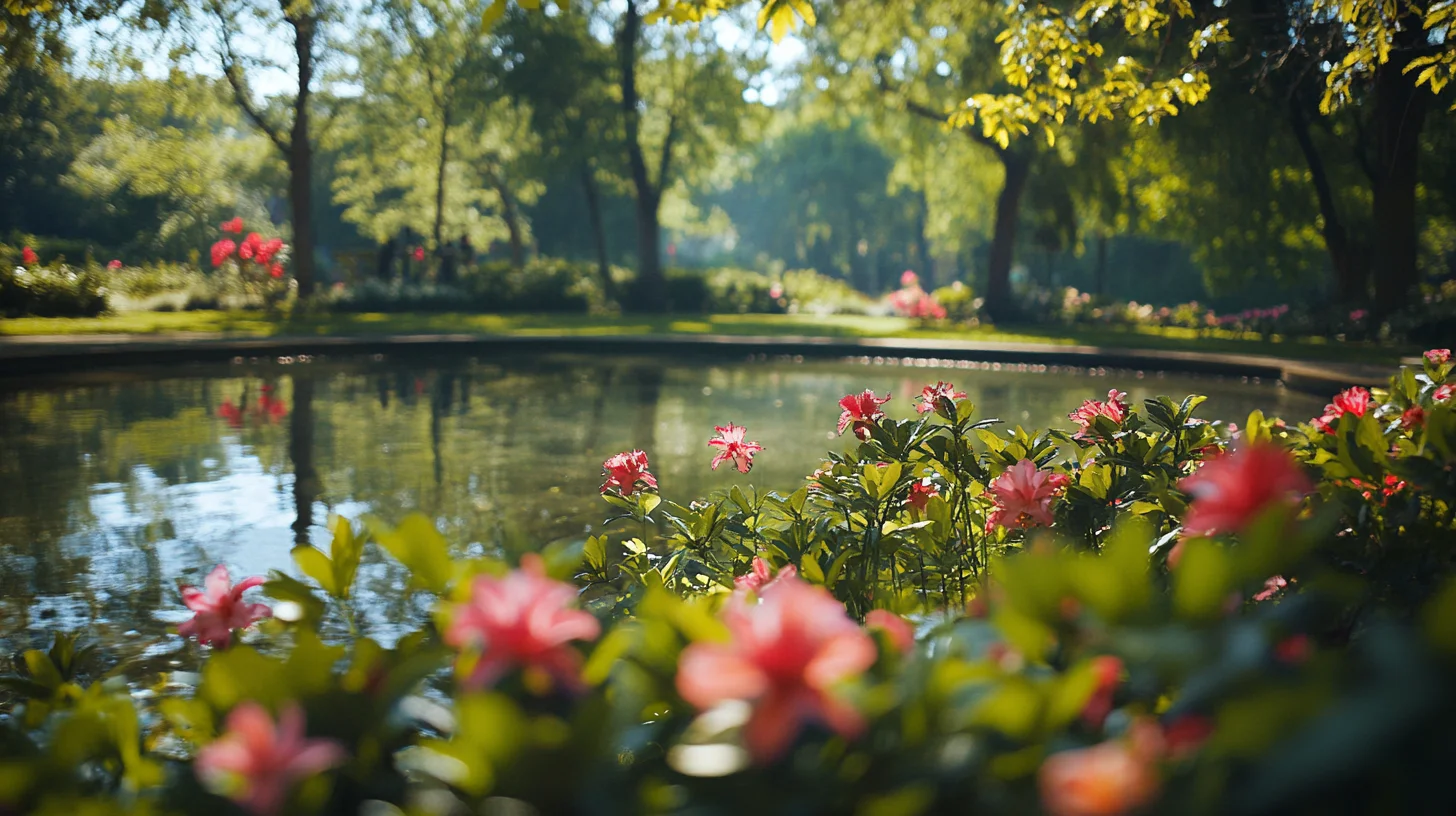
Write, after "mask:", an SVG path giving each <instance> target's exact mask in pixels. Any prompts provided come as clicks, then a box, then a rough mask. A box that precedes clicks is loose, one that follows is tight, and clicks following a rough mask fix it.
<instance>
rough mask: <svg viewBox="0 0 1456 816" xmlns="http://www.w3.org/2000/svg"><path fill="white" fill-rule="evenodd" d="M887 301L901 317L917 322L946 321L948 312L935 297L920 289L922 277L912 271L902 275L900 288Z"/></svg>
mask: <svg viewBox="0 0 1456 816" xmlns="http://www.w3.org/2000/svg"><path fill="white" fill-rule="evenodd" d="M886 300H887V301H888V302H889V304H890V308H891V309H893V310H894V311H895V314H897V315H899V316H900V317H909V318H914V319H916V320H944V319H945V318H946V314H947V313H946V310H945V307H944V306H941V305H940V302H939V301H937V300H936V299H935V296H934V295H932V294H930V293H929V292H926V291H925V290H924V289H921V288H920V276H919V275H916V274H915V273H914V272H911V271H910V270H908V269H907V270H905V272H904V274H902V275H900V288H899V289H897V290H895V291H894V292H891V293H890V294H889V296H888V297H887V298H886Z"/></svg>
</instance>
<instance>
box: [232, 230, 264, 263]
mask: <svg viewBox="0 0 1456 816" xmlns="http://www.w3.org/2000/svg"><path fill="white" fill-rule="evenodd" d="M262 245H263V236H261V235H259V234H258V233H256V232H250V233H248V237H247V238H244V239H243V243H242V245H241V246H239V247H238V257H239V258H242V259H243V260H245V261H250V260H252V259H253V256H254V255H256V254H258V248H259V247H261V246H262Z"/></svg>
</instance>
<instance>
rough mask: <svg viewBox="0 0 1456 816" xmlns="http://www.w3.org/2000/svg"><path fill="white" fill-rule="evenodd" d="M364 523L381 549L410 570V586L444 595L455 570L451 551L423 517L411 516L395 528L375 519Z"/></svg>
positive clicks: (419, 514) (414, 514) (369, 518)
mask: <svg viewBox="0 0 1456 816" xmlns="http://www.w3.org/2000/svg"><path fill="white" fill-rule="evenodd" d="M364 523H365V527H366V528H367V529H368V530H369V532H370V535H371V536H373V538H374V540H375V541H377V542H379V546H381V547H383V548H384V549H385V551H386V552H388V553H389V554H390V555H392V556H394V558H395V560H397V561H399V562H400V563H401V564H403V565H405V567H407V568H408V569H409V571H410V574H411V575H410V585H411V586H413V587H417V588H420V589H426V590H429V591H430V592H433V593H435V594H436V595H444V594H445V590H446V589H447V588H448V587H449V586H450V579H451V577H452V573H453V571H454V567H453V565H452V564H451V561H450V548H449V545H447V544H446V543H445V537H444V536H442V535H440V531H439V530H436V529H435V525H434V524H433V523H432V522H431V521H430V520H429V519H428V518H426V517H425V516H424V514H422V513H412V514H410V515H408V516H406V517H405V519H404V521H402V522H400V524H399V526H398V527H395V528H393V529H391V528H390V527H388V526H387V525H385V524H384V523H383V522H381V521H379V520H378V519H376V518H373V517H366V518H365V520H364Z"/></svg>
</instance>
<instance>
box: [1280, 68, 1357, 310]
mask: <svg viewBox="0 0 1456 816" xmlns="http://www.w3.org/2000/svg"><path fill="white" fill-rule="evenodd" d="M1289 121H1290V125H1291V126H1292V127H1293V129H1294V140H1295V141H1296V142H1298V143H1299V149H1300V152H1302V153H1303V154H1304V162H1305V164H1306V165H1307V166H1308V167H1309V175H1310V179H1311V180H1312V181H1313V182H1314V193H1315V199H1316V200H1317V201H1318V202H1319V210H1320V220H1321V221H1323V222H1324V228H1323V234H1324V239H1325V251H1326V252H1328V253H1329V255H1330V266H1331V267H1332V268H1333V269H1334V273H1335V296H1336V297H1337V298H1339V300H1340V302H1341V303H1347V304H1363V303H1365V302H1366V301H1367V300H1368V299H1369V297H1370V279H1369V270H1368V269H1367V268H1366V267H1365V265H1364V264H1362V263H1361V262H1360V260H1359V259H1358V258H1357V257H1356V256H1355V252H1354V249H1353V247H1352V246H1351V245H1350V238H1349V234H1348V233H1346V232H1345V223H1344V221H1343V219H1341V218H1340V211H1339V209H1338V207H1337V206H1336V204H1335V193H1334V189H1333V188H1332V187H1331V186H1330V177H1329V173H1328V172H1327V171H1326V170H1325V163H1324V158H1323V157H1322V156H1320V153H1319V149H1318V148H1317V147H1316V146H1315V143H1314V139H1312V138H1311V137H1310V134H1309V121H1308V120H1307V119H1306V118H1305V115H1304V110H1303V109H1302V108H1301V107H1300V103H1299V99H1298V97H1297V96H1295V97H1290V100H1289Z"/></svg>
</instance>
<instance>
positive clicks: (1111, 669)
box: [1082, 655, 1122, 728]
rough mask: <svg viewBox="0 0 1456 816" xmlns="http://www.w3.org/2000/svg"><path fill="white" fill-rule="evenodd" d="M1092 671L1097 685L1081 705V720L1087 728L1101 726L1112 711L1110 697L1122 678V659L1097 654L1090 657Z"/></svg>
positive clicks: (1114, 692)
mask: <svg viewBox="0 0 1456 816" xmlns="http://www.w3.org/2000/svg"><path fill="white" fill-rule="evenodd" d="M1092 673H1093V674H1095V675H1096V676H1097V687H1096V688H1095V689H1093V691H1092V696H1091V697H1089V698H1088V699H1087V704H1086V705H1084V706H1082V722H1084V723H1086V724H1087V727H1088V728H1101V727H1102V723H1103V721H1104V720H1106V719H1107V715H1108V714H1110V713H1112V698H1113V695H1114V694H1116V692H1117V684H1118V683H1119V682H1120V681H1121V680H1122V661H1121V660H1119V659H1118V658H1116V657H1113V656H1112V655H1099V656H1097V657H1094V658H1092Z"/></svg>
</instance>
